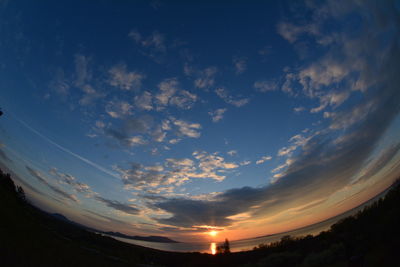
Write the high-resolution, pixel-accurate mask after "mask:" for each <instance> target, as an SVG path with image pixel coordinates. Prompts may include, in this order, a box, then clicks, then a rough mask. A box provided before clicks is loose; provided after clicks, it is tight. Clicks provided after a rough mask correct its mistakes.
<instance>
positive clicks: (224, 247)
mask: <svg viewBox="0 0 400 267" xmlns="http://www.w3.org/2000/svg"><path fill="white" fill-rule="evenodd" d="M230 252H231V249H230V245H229V240H228V238H225V242H224V243H223V244H222V245H220V246H217V254H222V253H225V254H226V253H230Z"/></svg>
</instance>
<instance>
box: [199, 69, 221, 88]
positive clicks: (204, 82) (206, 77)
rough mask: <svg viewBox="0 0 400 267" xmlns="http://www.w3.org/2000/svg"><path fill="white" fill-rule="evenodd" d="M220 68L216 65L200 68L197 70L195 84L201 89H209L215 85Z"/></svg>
mask: <svg viewBox="0 0 400 267" xmlns="http://www.w3.org/2000/svg"><path fill="white" fill-rule="evenodd" d="M217 72H218V69H217V68H216V67H208V68H206V69H204V70H199V71H197V72H196V77H197V78H196V79H195V80H194V86H195V87H197V88H201V89H207V88H209V87H211V86H213V85H214V83H215V74H217Z"/></svg>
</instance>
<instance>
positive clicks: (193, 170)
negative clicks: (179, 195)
mask: <svg viewBox="0 0 400 267" xmlns="http://www.w3.org/2000/svg"><path fill="white" fill-rule="evenodd" d="M192 156H193V159H189V158H180V159H178V158H167V159H166V160H165V162H164V164H163V165H153V166H144V165H142V164H140V163H136V162H132V163H130V166H129V168H124V167H121V166H115V168H114V169H115V170H116V171H117V172H119V173H120V176H121V180H122V182H123V184H124V185H125V187H126V189H133V190H137V191H144V190H145V191H146V192H153V193H154V192H158V194H160V193H168V194H170V193H172V192H173V190H174V189H175V187H177V186H180V185H182V184H184V183H185V182H187V181H189V180H191V179H213V180H216V181H223V180H224V179H225V178H226V176H224V175H222V174H223V173H225V172H226V171H229V170H233V169H236V168H238V167H239V166H238V165H237V164H236V163H232V162H226V161H225V159H224V158H223V157H221V156H219V155H218V153H213V154H209V153H207V152H205V151H195V152H193V154H192Z"/></svg>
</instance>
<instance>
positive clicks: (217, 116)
mask: <svg viewBox="0 0 400 267" xmlns="http://www.w3.org/2000/svg"><path fill="white" fill-rule="evenodd" d="M226 111H227V109H226V108H219V109H216V110H215V111H210V112H208V115H210V116H211V119H212V121H213V122H219V121H220V120H222V119H223V118H224V113H225V112H226Z"/></svg>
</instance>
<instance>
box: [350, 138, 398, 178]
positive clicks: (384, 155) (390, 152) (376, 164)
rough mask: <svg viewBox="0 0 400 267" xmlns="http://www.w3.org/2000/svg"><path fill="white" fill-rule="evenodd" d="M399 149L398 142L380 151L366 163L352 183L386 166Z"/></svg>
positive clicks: (368, 176)
mask: <svg viewBox="0 0 400 267" xmlns="http://www.w3.org/2000/svg"><path fill="white" fill-rule="evenodd" d="M399 151H400V143H398V144H396V145H392V146H390V147H388V148H386V149H385V150H383V151H381V152H380V153H379V155H377V156H376V157H374V159H371V160H370V162H369V163H368V165H367V166H366V167H365V168H364V170H363V171H362V174H361V175H360V177H358V178H357V179H356V180H355V181H354V182H353V184H355V183H360V182H365V181H367V180H368V179H370V178H371V177H373V176H374V175H376V174H377V173H379V171H381V170H382V169H383V168H385V167H386V166H387V164H388V163H389V162H390V161H391V160H392V159H394V158H395V156H396V155H397V153H398V152H399Z"/></svg>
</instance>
